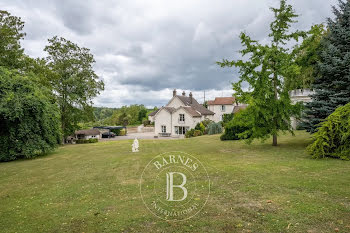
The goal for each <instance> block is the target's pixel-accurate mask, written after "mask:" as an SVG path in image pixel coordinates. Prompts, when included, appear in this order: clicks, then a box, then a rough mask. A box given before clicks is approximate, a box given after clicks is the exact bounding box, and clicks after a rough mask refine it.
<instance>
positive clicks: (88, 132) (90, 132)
mask: <svg viewBox="0 0 350 233" xmlns="http://www.w3.org/2000/svg"><path fill="white" fill-rule="evenodd" d="M75 134H84V135H99V134H100V131H99V130H98V129H83V130H77V131H75Z"/></svg>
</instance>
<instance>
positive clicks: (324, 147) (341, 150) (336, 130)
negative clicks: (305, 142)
mask: <svg viewBox="0 0 350 233" xmlns="http://www.w3.org/2000/svg"><path fill="white" fill-rule="evenodd" d="M313 140H314V141H313V143H312V144H311V145H309V146H308V148H307V151H308V152H309V153H310V154H311V155H312V157H313V158H325V157H333V158H340V159H344V160H350V103H348V104H347V105H345V106H342V107H339V108H337V109H336V110H335V111H334V112H333V113H332V114H331V115H330V116H329V117H327V119H326V120H325V121H324V122H322V123H321V124H320V127H319V129H318V131H317V132H316V133H315V134H314V136H313Z"/></svg>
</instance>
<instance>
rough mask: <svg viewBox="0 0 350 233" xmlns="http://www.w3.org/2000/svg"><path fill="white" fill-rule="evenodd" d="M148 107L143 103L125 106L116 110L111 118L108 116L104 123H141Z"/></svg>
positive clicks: (124, 124) (125, 124)
mask: <svg viewBox="0 0 350 233" xmlns="http://www.w3.org/2000/svg"><path fill="white" fill-rule="evenodd" d="M147 111H148V110H147V109H146V108H145V106H143V105H138V104H134V105H130V106H123V107H121V108H119V109H117V110H115V111H114V112H113V114H112V116H111V117H110V118H107V119H106V120H105V121H104V123H105V124H108V125H123V126H127V125H139V124H142V121H143V120H144V118H145V117H146V115H147ZM140 117H142V119H141V121H140Z"/></svg>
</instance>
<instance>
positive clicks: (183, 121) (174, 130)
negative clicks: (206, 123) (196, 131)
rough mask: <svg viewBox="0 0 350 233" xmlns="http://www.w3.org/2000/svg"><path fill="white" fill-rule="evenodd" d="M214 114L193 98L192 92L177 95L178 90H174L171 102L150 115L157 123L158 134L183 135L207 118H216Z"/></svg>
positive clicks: (150, 118)
mask: <svg viewBox="0 0 350 233" xmlns="http://www.w3.org/2000/svg"><path fill="white" fill-rule="evenodd" d="M214 114H215V113H214V112H212V111H210V110H208V109H206V108H205V107H204V106H203V105H201V104H199V103H198V102H197V100H196V99H195V98H193V96H192V92H191V93H190V94H189V96H186V93H185V92H183V93H182V95H177V93H176V90H174V91H173V97H172V99H171V100H170V101H169V103H168V104H167V105H166V106H165V107H162V108H160V109H158V110H157V111H154V112H152V113H151V114H149V116H148V117H149V120H150V121H152V122H154V123H155V125H154V127H155V134H156V135H159V136H181V135H184V134H185V133H186V132H187V131H188V130H189V129H193V128H195V126H196V125H197V123H199V122H201V121H203V120H205V119H210V120H214Z"/></svg>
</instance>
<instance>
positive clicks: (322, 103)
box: [304, 0, 350, 133]
mask: <svg viewBox="0 0 350 233" xmlns="http://www.w3.org/2000/svg"><path fill="white" fill-rule="evenodd" d="M333 12H334V14H335V19H334V20H332V19H328V29H329V32H328V34H327V35H326V36H325V37H324V38H323V40H322V41H321V46H322V52H321V53H320V61H319V62H318V64H317V66H316V70H317V73H318V75H317V78H316V80H315V82H314V84H313V89H314V90H315V92H316V93H315V94H314V95H313V96H312V100H313V102H311V103H308V104H307V105H306V111H305V113H306V115H307V117H306V119H305V121H304V127H305V128H306V129H307V131H309V132H311V133H314V132H316V131H317V128H318V126H319V123H321V122H322V121H323V120H324V119H326V118H327V117H328V116H329V115H330V114H331V113H333V112H334V110H335V109H336V108H337V107H339V106H343V105H345V104H347V103H349V102H350V68H349V67H350V1H346V2H344V1H341V0H340V1H339V9H338V8H336V7H333Z"/></svg>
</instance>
